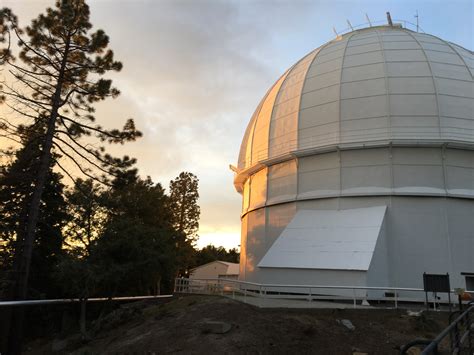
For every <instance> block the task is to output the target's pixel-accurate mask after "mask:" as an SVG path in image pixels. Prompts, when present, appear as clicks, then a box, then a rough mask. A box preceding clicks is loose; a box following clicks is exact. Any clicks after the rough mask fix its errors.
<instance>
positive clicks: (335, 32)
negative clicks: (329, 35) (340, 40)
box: [332, 26, 339, 37]
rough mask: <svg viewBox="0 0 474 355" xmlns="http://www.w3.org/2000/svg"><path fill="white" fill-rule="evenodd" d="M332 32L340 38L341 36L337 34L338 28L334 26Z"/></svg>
mask: <svg viewBox="0 0 474 355" xmlns="http://www.w3.org/2000/svg"><path fill="white" fill-rule="evenodd" d="M332 30H333V31H334V34H335V35H336V37H337V36H339V35H338V34H337V31H336V27H334V26H333V27H332Z"/></svg>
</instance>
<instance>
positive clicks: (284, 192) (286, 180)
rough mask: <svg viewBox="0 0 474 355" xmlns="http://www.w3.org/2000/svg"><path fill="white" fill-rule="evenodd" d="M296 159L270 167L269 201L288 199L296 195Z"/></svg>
mask: <svg viewBox="0 0 474 355" xmlns="http://www.w3.org/2000/svg"><path fill="white" fill-rule="evenodd" d="M296 182H297V176H296V160H290V161H287V162H284V163H280V164H275V165H272V166H270V167H269V168H268V201H269V203H274V202H278V200H288V199H291V198H295V196H296Z"/></svg>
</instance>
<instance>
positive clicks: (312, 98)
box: [238, 26, 474, 170]
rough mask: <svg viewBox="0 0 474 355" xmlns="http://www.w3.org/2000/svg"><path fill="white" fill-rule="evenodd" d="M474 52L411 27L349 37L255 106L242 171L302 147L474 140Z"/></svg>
mask: <svg viewBox="0 0 474 355" xmlns="http://www.w3.org/2000/svg"><path fill="white" fill-rule="evenodd" d="M473 73H474V64H473V54H472V52H470V51H469V50H466V49H465V48H462V47H460V46H458V45H456V44H453V43H450V42H447V41H444V40H442V39H440V38H437V37H435V36H432V35H429V34H424V33H417V32H413V31H410V30H408V29H405V28H401V27H400V28H399V27H391V26H378V27H370V28H365V29H362V30H357V31H354V32H350V33H347V34H345V35H343V36H339V37H338V38H337V39H334V40H332V41H330V42H328V43H326V44H325V45H323V46H321V47H319V48H317V49H315V50H314V51H312V52H311V53H309V54H308V55H307V56H305V57H304V58H303V59H301V60H300V61H299V62H297V63H296V64H295V65H293V66H292V67H291V68H290V69H288V70H287V71H286V73H284V74H283V75H282V76H281V77H280V79H278V81H277V82H276V83H275V84H274V85H273V87H272V88H270V90H269V91H268V92H267V94H266V95H265V97H264V98H263V99H262V101H261V102H260V105H259V106H258V107H257V109H256V110H255V113H254V115H253V117H252V119H251V121H250V123H249V125H248V127H247V130H246V132H245V136H244V139H243V141H242V145H241V149H240V154H239V160H238V169H239V170H243V169H247V168H249V167H252V166H254V165H255V164H257V163H259V162H262V161H265V160H268V159H274V158H278V157H281V156H284V155H287V154H289V153H292V152H295V151H300V152H301V151H313V150H314V151H317V150H324V149H325V148H326V147H329V146H334V145H336V146H349V145H350V146H354V145H360V146H367V145H376V144H378V143H381V142H386V141H398V142H401V141H412V140H416V141H417V142H419V143H423V142H435V141H442V142H452V143H464V142H470V143H472V142H474V113H473V112H474V110H473V107H474V100H473V98H474V92H473V91H474V90H473Z"/></svg>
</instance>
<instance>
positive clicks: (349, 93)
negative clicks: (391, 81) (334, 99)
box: [341, 78, 386, 99]
mask: <svg viewBox="0 0 474 355" xmlns="http://www.w3.org/2000/svg"><path fill="white" fill-rule="evenodd" d="M341 85H342V86H341V99H352V98H357V97H363V96H373V95H383V94H385V92H386V90H385V78H379V79H369V80H364V81H356V82H351V83H343V84H341Z"/></svg>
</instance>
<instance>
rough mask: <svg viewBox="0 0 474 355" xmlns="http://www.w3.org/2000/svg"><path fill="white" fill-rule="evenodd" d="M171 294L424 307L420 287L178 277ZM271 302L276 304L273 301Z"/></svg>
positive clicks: (257, 301) (250, 300)
mask: <svg viewBox="0 0 474 355" xmlns="http://www.w3.org/2000/svg"><path fill="white" fill-rule="evenodd" d="M174 291H175V292H176V293H191V294H193V293H194V294H214V295H216V294H217V295H222V296H227V297H231V298H233V299H237V300H241V301H243V302H246V303H252V304H255V305H257V306H260V307H265V306H271V305H272V300H299V301H306V302H312V301H330V302H340V303H346V304H347V303H350V304H352V306H353V308H357V307H360V306H368V305H369V304H368V303H367V301H371V302H372V301H375V302H383V303H384V304H385V305H386V306H388V307H390V308H398V307H399V303H400V302H417V303H420V302H423V303H424V304H425V305H426V301H425V299H424V298H425V292H424V290H423V289H422V288H401V287H369V286H330V285H281V284H258V283H253V282H245V281H239V280H230V279H222V278H217V279H215V278H213V279H188V278H177V279H175V287H174ZM452 292H454V290H453V291H452ZM432 302H433V306H434V308H435V309H436V307H437V306H438V307H439V305H440V304H441V303H447V302H446V301H445V300H438V299H436V298H434V299H433V300H432ZM273 303H275V304H276V302H273ZM430 303H431V302H430Z"/></svg>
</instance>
